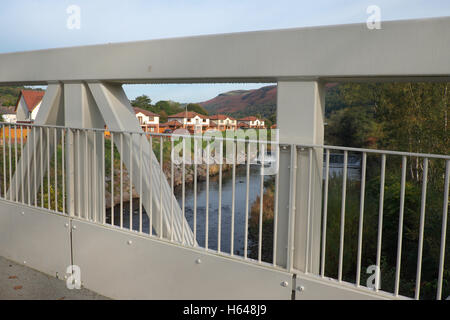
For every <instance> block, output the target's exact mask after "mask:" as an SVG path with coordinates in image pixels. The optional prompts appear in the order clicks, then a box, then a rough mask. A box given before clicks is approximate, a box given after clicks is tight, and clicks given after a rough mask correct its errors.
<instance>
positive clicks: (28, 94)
mask: <svg viewBox="0 0 450 320" xmlns="http://www.w3.org/2000/svg"><path fill="white" fill-rule="evenodd" d="M44 94H45V91H36V90H21V91H20V95H19V99H18V100H17V103H16V107H15V109H14V111H17V106H18V105H19V101H20V98H21V97H23V99H24V100H25V103H26V105H27V108H28V111H29V112H32V111H33V110H34V108H36V106H37V105H38V104H39V103H40V102H41V101H42V98H43V97H44Z"/></svg>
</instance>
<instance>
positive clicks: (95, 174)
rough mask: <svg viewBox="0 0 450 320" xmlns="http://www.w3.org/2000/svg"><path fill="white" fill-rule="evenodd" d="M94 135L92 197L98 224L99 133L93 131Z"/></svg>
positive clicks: (94, 216)
mask: <svg viewBox="0 0 450 320" xmlns="http://www.w3.org/2000/svg"><path fill="white" fill-rule="evenodd" d="M92 134H93V135H94V139H93V140H94V141H93V143H94V152H93V154H94V159H92V160H93V161H92V162H93V163H92V164H93V167H94V170H93V171H94V174H93V175H92V177H93V178H94V181H93V184H94V186H93V190H92V191H93V192H92V193H93V196H92V208H93V209H94V212H93V214H92V215H93V218H94V222H97V215H98V214H99V213H100V212H98V213H97V210H98V206H97V201H99V200H98V197H97V194H98V187H97V180H98V176H97V165H98V161H97V131H95V130H93V131H92Z"/></svg>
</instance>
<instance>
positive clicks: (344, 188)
mask: <svg viewBox="0 0 450 320" xmlns="http://www.w3.org/2000/svg"><path fill="white" fill-rule="evenodd" d="M347 164H348V152H347V151H344V172H343V174H342V202H341V230H340V239H339V267H338V280H339V281H342V267H343V259H344V232H345V200H346V195H347Z"/></svg>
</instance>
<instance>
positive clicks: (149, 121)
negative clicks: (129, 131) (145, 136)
mask: <svg viewBox="0 0 450 320" xmlns="http://www.w3.org/2000/svg"><path fill="white" fill-rule="evenodd" d="M133 109H134V113H135V114H136V118H137V119H138V121H139V124H140V125H141V127H142V130H143V131H144V132H159V115H158V114H156V113H153V112H150V111H147V110H144V109H141V108H133Z"/></svg>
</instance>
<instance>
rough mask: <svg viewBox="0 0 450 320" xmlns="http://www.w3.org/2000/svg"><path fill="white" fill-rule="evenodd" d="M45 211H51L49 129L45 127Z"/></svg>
mask: <svg viewBox="0 0 450 320" xmlns="http://www.w3.org/2000/svg"><path fill="white" fill-rule="evenodd" d="M46 131H47V206H48V207H47V209H48V210H50V209H51V194H52V193H51V192H50V172H51V167H50V128H49V127H47V130H46Z"/></svg>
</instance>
